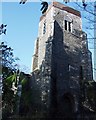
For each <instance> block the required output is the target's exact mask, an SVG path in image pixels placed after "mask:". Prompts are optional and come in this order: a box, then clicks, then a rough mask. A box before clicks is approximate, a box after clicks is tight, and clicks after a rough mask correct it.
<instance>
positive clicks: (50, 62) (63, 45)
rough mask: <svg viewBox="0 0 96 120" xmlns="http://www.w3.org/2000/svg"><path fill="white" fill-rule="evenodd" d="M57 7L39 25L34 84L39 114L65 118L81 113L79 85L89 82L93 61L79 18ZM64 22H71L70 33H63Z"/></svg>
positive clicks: (52, 8) (34, 64)
mask: <svg viewBox="0 0 96 120" xmlns="http://www.w3.org/2000/svg"><path fill="white" fill-rule="evenodd" d="M57 4H59V3H57ZM58 6H59V7H58V8H57V7H56V6H54V3H53V6H52V5H51V7H50V9H48V12H47V14H45V15H44V16H43V17H42V19H41V21H40V23H39V36H38V41H37V44H36V45H37V46H36V52H35V54H36V55H38V57H34V60H33V61H34V62H33V68H34V69H33V76H34V78H33V81H35V83H36V85H37V86H39V88H40V96H38V99H40V101H41V103H40V104H42V110H41V112H45V113H47V115H48V114H49V113H50V114H51V115H54V114H55V115H57V116H59V117H60V116H61V117H68V116H74V114H75V113H77V112H80V105H81V102H80V99H81V98H80V96H81V86H80V85H81V84H80V83H81V82H82V81H84V80H92V60H91V53H90V51H89V50H88V43H87V35H86V33H84V32H83V31H82V29H81V26H82V24H81V22H82V21H81V18H80V16H78V15H77V14H72V13H70V12H68V11H64V10H63V9H61V8H60V5H58ZM67 9H68V8H67ZM65 19H66V20H69V22H70V21H71V22H72V31H70V32H69V31H66V30H65V24H64V20H65ZM45 21H46V24H47V25H46V33H45V34H42V31H43V23H44V22H45ZM50 31H51V32H50ZM37 51H38V52H37ZM37 61H38V62H37ZM36 68H38V70H36ZM33 85H34V84H33ZM55 117H56V116H55Z"/></svg>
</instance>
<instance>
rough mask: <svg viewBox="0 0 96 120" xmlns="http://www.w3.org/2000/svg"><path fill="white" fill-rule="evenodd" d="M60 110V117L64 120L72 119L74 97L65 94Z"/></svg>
mask: <svg viewBox="0 0 96 120" xmlns="http://www.w3.org/2000/svg"><path fill="white" fill-rule="evenodd" d="M60 109H61V110H60V114H61V116H63V117H65V118H73V113H74V97H73V96H72V95H71V94H70V93H66V94H64V95H63V96H62V100H61V108H60Z"/></svg>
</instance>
